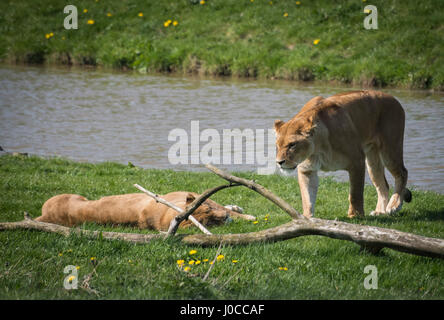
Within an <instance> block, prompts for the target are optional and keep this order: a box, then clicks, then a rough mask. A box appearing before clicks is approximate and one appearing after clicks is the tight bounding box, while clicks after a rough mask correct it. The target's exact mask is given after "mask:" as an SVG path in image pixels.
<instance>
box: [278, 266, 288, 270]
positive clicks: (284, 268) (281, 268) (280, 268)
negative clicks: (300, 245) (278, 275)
mask: <svg viewBox="0 0 444 320" xmlns="http://www.w3.org/2000/svg"><path fill="white" fill-rule="evenodd" d="M279 270H283V271H288V268H287V267H279Z"/></svg>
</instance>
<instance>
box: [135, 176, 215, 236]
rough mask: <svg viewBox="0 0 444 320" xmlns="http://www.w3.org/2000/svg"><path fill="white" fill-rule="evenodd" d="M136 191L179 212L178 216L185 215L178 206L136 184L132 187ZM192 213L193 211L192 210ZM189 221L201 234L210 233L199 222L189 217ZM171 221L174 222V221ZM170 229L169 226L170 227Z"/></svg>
mask: <svg viewBox="0 0 444 320" xmlns="http://www.w3.org/2000/svg"><path fill="white" fill-rule="evenodd" d="M134 186H135V187H136V188H137V189H139V190H140V191H142V192H144V193H146V194H147V195H149V196H150V197H151V198H153V199H155V200H156V201H157V202H159V203H162V204H164V205H166V206H168V207H170V208H171V209H174V210H176V211H177V212H179V213H180V214H185V213H186V212H185V211H184V210H183V209H182V208H179V207H178V206H176V205H175V204H174V203H171V202H169V201H166V200H165V199H162V198H160V197H159V196H158V195H157V194H154V193H152V192H151V191H148V190H146V189H145V188H143V187H141V186H139V185H138V184H135V185H134ZM193 211H194V210H193ZM188 218H189V219H190V221H191V222H192V223H194V225H195V226H196V227H198V228H199V229H200V230H201V231H202V232H203V233H205V234H211V232H210V231H208V229H207V228H205V227H204V226H203V225H202V224H201V223H200V222H199V221H197V220H196V219H195V218H194V217H193V216H189V217H188ZM172 221H175V220H174V219H173V220H172ZM170 228H171V225H170ZM169 234H170V233H169V232H168V233H167V235H169Z"/></svg>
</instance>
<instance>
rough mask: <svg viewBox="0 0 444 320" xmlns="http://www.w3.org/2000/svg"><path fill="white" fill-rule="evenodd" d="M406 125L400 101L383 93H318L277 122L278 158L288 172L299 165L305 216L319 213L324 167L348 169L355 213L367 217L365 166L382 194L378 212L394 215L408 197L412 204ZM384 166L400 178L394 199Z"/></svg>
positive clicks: (351, 208) (351, 209)
mask: <svg viewBox="0 0 444 320" xmlns="http://www.w3.org/2000/svg"><path fill="white" fill-rule="evenodd" d="M404 123H405V113H404V110H403V108H402V106H401V105H400V103H399V102H398V101H397V100H396V99H395V98H394V97H392V96H391V95H388V94H385V93H382V92H378V91H354V92H346V93H342V94H337V95H334V96H332V97H329V98H323V97H315V98H313V99H311V100H310V101H308V102H307V103H306V104H305V105H304V107H303V108H302V109H301V111H300V112H299V113H298V114H296V115H295V116H294V117H293V118H292V119H291V120H290V121H288V122H287V123H284V122H283V121H281V120H276V121H275V131H276V137H277V139H276V145H277V156H276V161H277V163H278V164H279V166H280V167H281V169H283V170H284V171H285V170H286V171H289V170H293V169H295V168H296V167H297V170H298V180H299V186H300V189H301V196H302V205H303V212H304V215H305V216H307V217H311V216H313V214H314V204H315V201H316V193H317V189H318V177H317V171H318V170H323V171H336V170H346V171H348V173H349V178H350V195H349V201H350V206H349V210H348V216H349V217H354V216H363V215H364V199H363V191H364V177H365V166H367V169H368V172H369V175H370V178H371V180H372V182H373V184H374V185H375V187H376V190H377V193H378V203H377V205H376V209H375V211H373V212H372V214H385V213H394V212H397V211H399V210H400V209H401V206H402V202H403V200H405V201H407V202H410V200H411V193H410V191H409V190H408V189H407V188H406V183H407V175H408V173H407V170H406V168H405V167H404V160H403V139H404ZM384 167H386V168H387V169H388V171H389V172H390V173H391V174H392V175H393V176H394V178H395V190H394V194H393V196H392V197H391V199H390V201H389V198H388V196H389V186H388V184H387V180H386V178H385V175H384Z"/></svg>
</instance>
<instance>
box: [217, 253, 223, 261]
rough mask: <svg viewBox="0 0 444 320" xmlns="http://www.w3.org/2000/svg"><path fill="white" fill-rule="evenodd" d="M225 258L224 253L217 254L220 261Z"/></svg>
mask: <svg viewBox="0 0 444 320" xmlns="http://www.w3.org/2000/svg"><path fill="white" fill-rule="evenodd" d="M223 258H224V255H223V254H220V255H218V256H217V258H216V260H217V261H220V260H222V259H223Z"/></svg>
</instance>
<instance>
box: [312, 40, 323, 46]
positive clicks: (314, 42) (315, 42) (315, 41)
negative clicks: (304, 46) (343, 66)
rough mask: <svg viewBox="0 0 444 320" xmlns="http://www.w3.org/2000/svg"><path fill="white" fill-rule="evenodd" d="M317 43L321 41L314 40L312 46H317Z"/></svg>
mask: <svg viewBox="0 0 444 320" xmlns="http://www.w3.org/2000/svg"><path fill="white" fill-rule="evenodd" d="M319 41H321V39H315V40H314V41H313V44H314V45H317V44H318V43H319Z"/></svg>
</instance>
